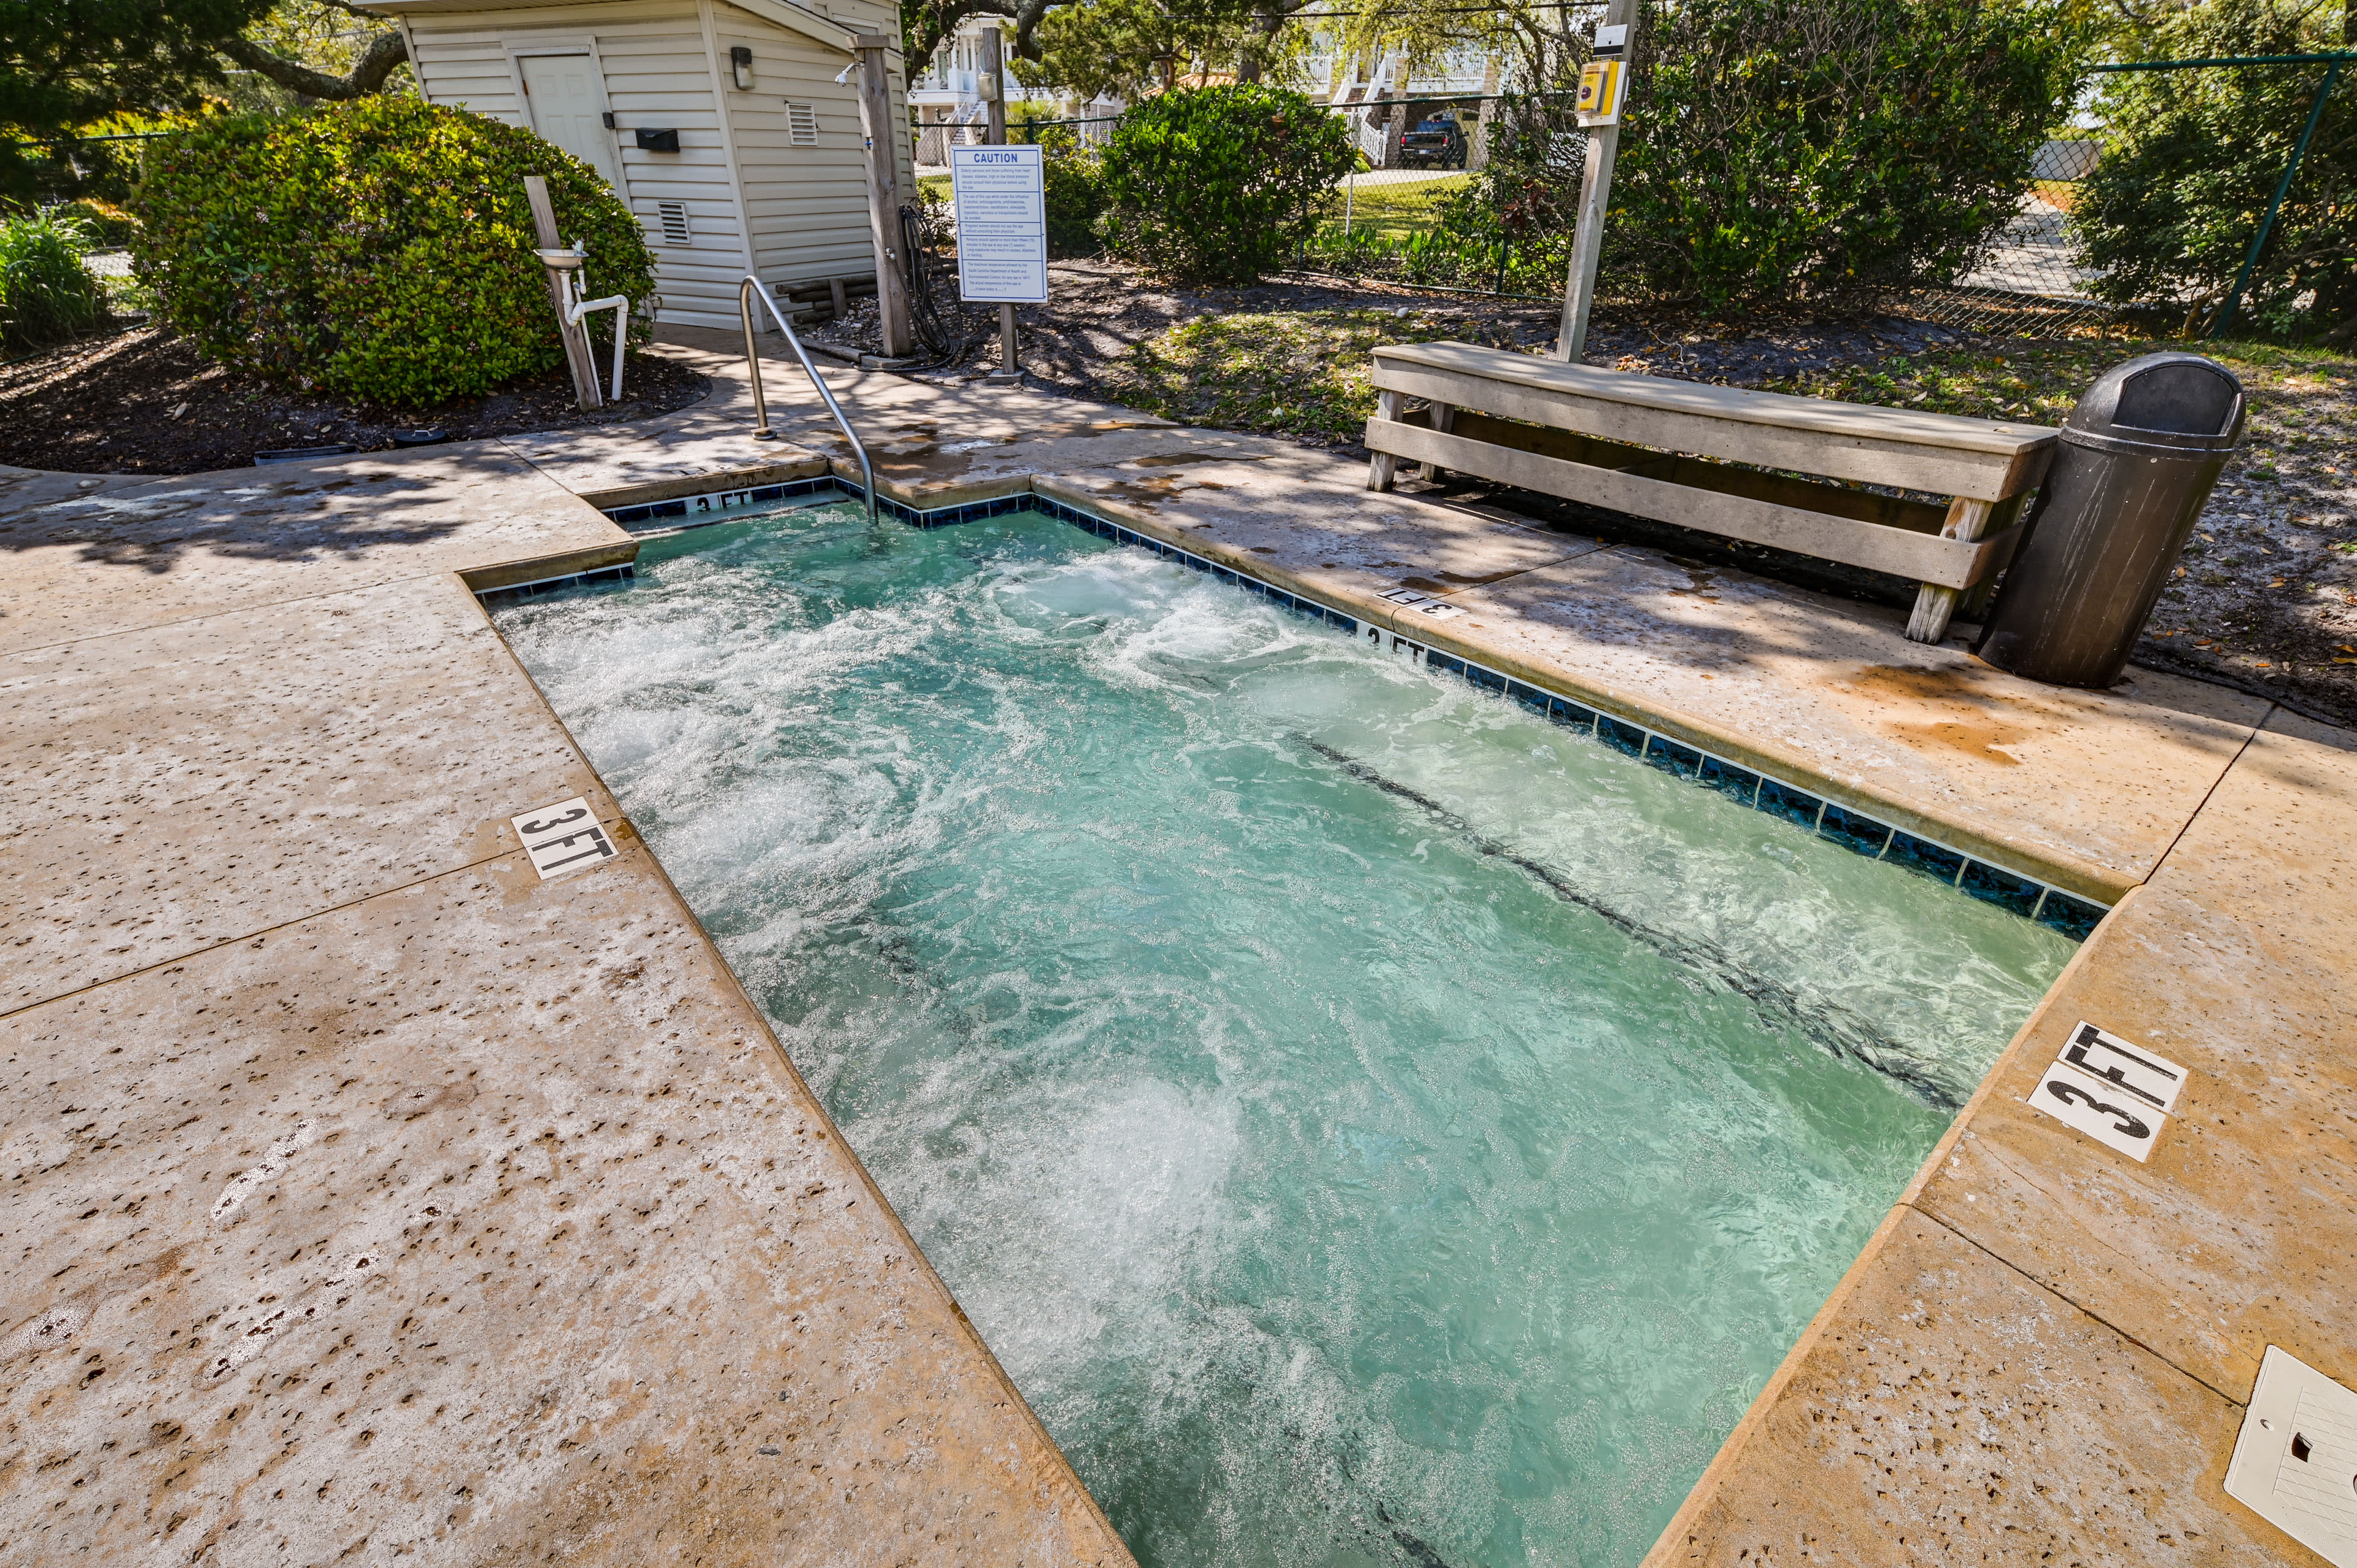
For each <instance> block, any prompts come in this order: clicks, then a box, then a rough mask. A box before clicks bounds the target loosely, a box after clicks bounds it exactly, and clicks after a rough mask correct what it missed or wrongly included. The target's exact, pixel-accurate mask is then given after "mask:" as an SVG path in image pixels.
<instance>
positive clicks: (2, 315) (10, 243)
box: [0, 209, 106, 354]
mask: <svg viewBox="0 0 2357 1568" xmlns="http://www.w3.org/2000/svg"><path fill="white" fill-rule="evenodd" d="M90 248H91V234H90V231H89V229H88V227H87V226H85V225H84V224H83V223H81V221H80V220H78V219H76V218H74V217H73V216H71V215H70V214H68V213H65V212H62V211H60V210H59V209H50V210H48V211H47V212H36V213H32V214H30V215H28V216H24V217H16V218H7V219H0V347H5V349H7V351H8V352H10V353H13V354H21V353H27V352H29V351H31V350H33V349H45V348H47V347H48V346H49V345H50V344H52V343H62V342H64V341H66V340H67V339H68V338H75V337H78V336H80V335H81V334H82V333H84V332H87V331H89V330H90V329H91V328H93V327H95V326H97V325H98V324H99V322H100V321H102V320H103V319H104V318H105V316H106V295H105V293H104V291H103V290H102V288H101V287H100V285H99V281H98V279H96V278H95V277H92V276H91V272H90V269H89V268H88V267H86V266H84V265H82V260H81V258H82V253H83V252H85V251H88V250H89V249H90Z"/></svg>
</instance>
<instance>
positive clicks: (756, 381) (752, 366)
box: [737, 273, 876, 522]
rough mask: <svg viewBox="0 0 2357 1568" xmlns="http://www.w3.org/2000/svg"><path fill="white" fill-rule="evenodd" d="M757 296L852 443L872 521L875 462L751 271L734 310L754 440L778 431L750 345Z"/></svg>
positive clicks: (757, 354) (756, 352)
mask: <svg viewBox="0 0 2357 1568" xmlns="http://www.w3.org/2000/svg"><path fill="white" fill-rule="evenodd" d="M754 295H760V298H761V303H762V304H763V305H766V306H769V307H770V319H771V320H772V321H775V322H776V323H777V324H778V330H779V331H780V332H782V333H784V334H785V335H786V342H787V344H788V345H789V346H790V347H791V349H793V351H794V358H795V359H797V360H801V361H802V371H803V373H804V374H806V375H808V376H809V377H810V379H811V385H813V386H814V387H816V388H817V389H818V395H819V401H820V402H822V403H825V404H826V411H827V412H828V413H831V414H833V415H834V423H835V426H836V428H837V429H839V430H841V431H842V432H843V438H844V439H845V441H848V442H850V443H851V450H852V452H853V454H854V455H855V456H857V457H858V459H859V478H860V480H861V482H862V483H863V484H864V485H865V486H866V493H867V521H870V522H874V521H876V465H875V464H873V463H871V462H869V461H868V460H867V448H866V446H862V445H861V444H860V441H859V437H858V436H857V435H854V434H853V433H852V429H851V421H849V420H848V419H845V417H844V416H843V405H842V404H841V403H837V402H835V401H834V392H830V391H828V390H827V384H826V379H825V378H824V377H823V376H821V375H820V374H819V373H818V367H817V366H816V365H813V364H812V363H811V357H810V355H809V354H808V353H806V352H804V351H803V349H802V339H801V338H797V337H795V336H794V329H793V328H792V327H791V326H790V325H789V324H788V323H787V321H786V317H785V314H784V313H783V312H782V311H780V310H779V308H778V302H777V301H776V300H774V299H772V298H770V291H769V290H768V289H766V288H763V287H762V286H761V280H760V279H759V278H758V277H755V276H754V275H753V274H751V273H747V274H745V281H744V282H743V283H741V284H738V285H737V315H738V316H739V317H742V318H743V319H744V322H745V368H746V370H747V371H749V372H750V373H751V375H752V379H753V418H754V422H755V423H754V426H753V435H754V437H755V439H757V440H761V441H772V440H775V439H777V432H775V431H773V430H771V429H770V400H769V399H768V398H767V397H766V396H764V395H763V393H762V391H761V351H760V349H757V348H755V347H754V345H753V296H754Z"/></svg>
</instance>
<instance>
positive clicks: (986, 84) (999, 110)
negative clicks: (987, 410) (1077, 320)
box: [982, 22, 1023, 381]
mask: <svg viewBox="0 0 2357 1568" xmlns="http://www.w3.org/2000/svg"><path fill="white" fill-rule="evenodd" d="M1005 56H1006V35H1005V34H1003V33H1001V32H1000V31H999V30H998V24H997V23H996V22H993V23H991V24H990V25H989V26H988V27H985V28H983V30H982V70H983V79H984V80H983V102H984V107H985V110H986V112H987V114H988V118H987V119H986V120H985V130H984V135H983V140H985V142H987V143H988V144H989V145H992V146H994V147H1003V146H1005V145H1006V76H1005V74H1004V72H1005V71H1006V59H1005ZM990 379H991V380H992V381H1021V380H1022V379H1023V367H1022V366H1020V365H1018V364H1017V363H1016V360H1015V302H1014V301H1013V300H1011V299H1008V300H1001V301H1000V302H999V305H998V369H997V370H996V371H992V372H991V375H990Z"/></svg>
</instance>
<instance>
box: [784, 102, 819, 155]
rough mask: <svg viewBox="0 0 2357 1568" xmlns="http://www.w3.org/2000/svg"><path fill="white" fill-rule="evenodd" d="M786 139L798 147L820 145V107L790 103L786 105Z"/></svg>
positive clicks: (813, 104) (811, 104)
mask: <svg viewBox="0 0 2357 1568" xmlns="http://www.w3.org/2000/svg"><path fill="white" fill-rule="evenodd" d="M786 139H787V140H788V141H790V142H791V143H792V144H793V145H795V146H798V147H815V146H817V145H818V105H817V104H815V103H788V104H787V105H786Z"/></svg>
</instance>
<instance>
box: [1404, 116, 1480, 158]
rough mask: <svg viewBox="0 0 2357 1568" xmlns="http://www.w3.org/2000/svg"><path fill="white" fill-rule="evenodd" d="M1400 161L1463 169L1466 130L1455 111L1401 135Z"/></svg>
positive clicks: (1425, 122) (1432, 119)
mask: <svg viewBox="0 0 2357 1568" xmlns="http://www.w3.org/2000/svg"><path fill="white" fill-rule="evenodd" d="M1400 163H1401V165H1402V166H1404V167H1408V168H1414V167H1417V166H1423V167H1426V168H1463V167H1464V166H1465V133H1464V131H1463V130H1462V129H1461V128H1460V127H1459V126H1458V124H1457V117H1456V116H1455V115H1453V114H1436V115H1434V116H1433V117H1432V118H1431V119H1429V120H1426V121H1424V122H1423V123H1422V124H1418V125H1417V126H1416V127H1415V129H1414V130H1412V131H1408V132H1405V134H1402V135H1401V137H1400Z"/></svg>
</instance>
